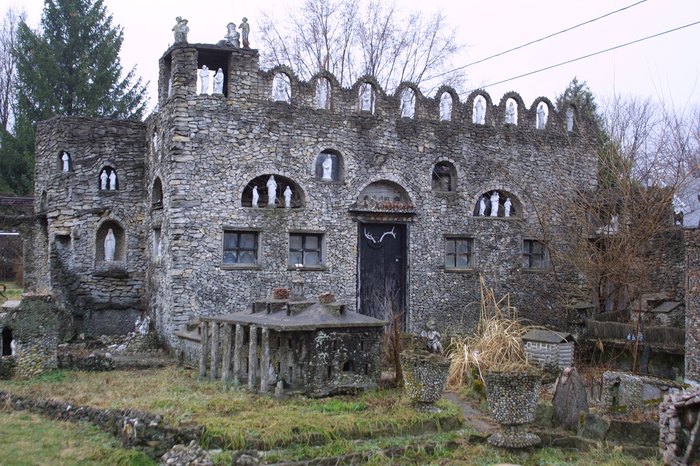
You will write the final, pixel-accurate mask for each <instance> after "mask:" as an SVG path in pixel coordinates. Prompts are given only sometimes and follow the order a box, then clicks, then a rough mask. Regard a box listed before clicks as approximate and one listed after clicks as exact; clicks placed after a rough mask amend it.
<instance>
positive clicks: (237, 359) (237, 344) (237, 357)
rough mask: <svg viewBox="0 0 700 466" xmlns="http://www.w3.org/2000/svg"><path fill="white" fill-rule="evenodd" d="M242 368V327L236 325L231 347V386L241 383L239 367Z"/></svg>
mask: <svg viewBox="0 0 700 466" xmlns="http://www.w3.org/2000/svg"><path fill="white" fill-rule="evenodd" d="M242 366H243V326H242V325H241V324H236V336H235V338H234V347H233V384H234V385H238V384H239V383H240V381H241V375H242V374H241V372H242V371H241V367H242Z"/></svg>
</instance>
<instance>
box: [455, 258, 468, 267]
mask: <svg viewBox="0 0 700 466" xmlns="http://www.w3.org/2000/svg"><path fill="white" fill-rule="evenodd" d="M468 267H469V256H467V255H460V256H457V268H460V269H466V268H468Z"/></svg>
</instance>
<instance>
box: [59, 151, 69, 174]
mask: <svg viewBox="0 0 700 466" xmlns="http://www.w3.org/2000/svg"><path fill="white" fill-rule="evenodd" d="M61 161H62V162H63V171H64V172H69V171H70V155H68V152H66V151H63V155H61Z"/></svg>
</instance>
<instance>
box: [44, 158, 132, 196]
mask: <svg viewBox="0 0 700 466" xmlns="http://www.w3.org/2000/svg"><path fill="white" fill-rule="evenodd" d="M58 169H59V170H60V171H61V172H63V173H70V172H72V171H73V157H71V155H70V153H69V152H66V151H61V152H59V154H58ZM97 187H98V189H99V190H100V191H117V190H119V176H118V175H117V170H115V169H114V167H112V166H110V165H105V166H103V167H102V168H101V169H100V171H99V172H98V175H97Z"/></svg>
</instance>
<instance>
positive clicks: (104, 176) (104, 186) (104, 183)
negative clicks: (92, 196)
mask: <svg viewBox="0 0 700 466" xmlns="http://www.w3.org/2000/svg"><path fill="white" fill-rule="evenodd" d="M108 182H109V175H108V174H107V170H102V173H100V189H107V183H108Z"/></svg>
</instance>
